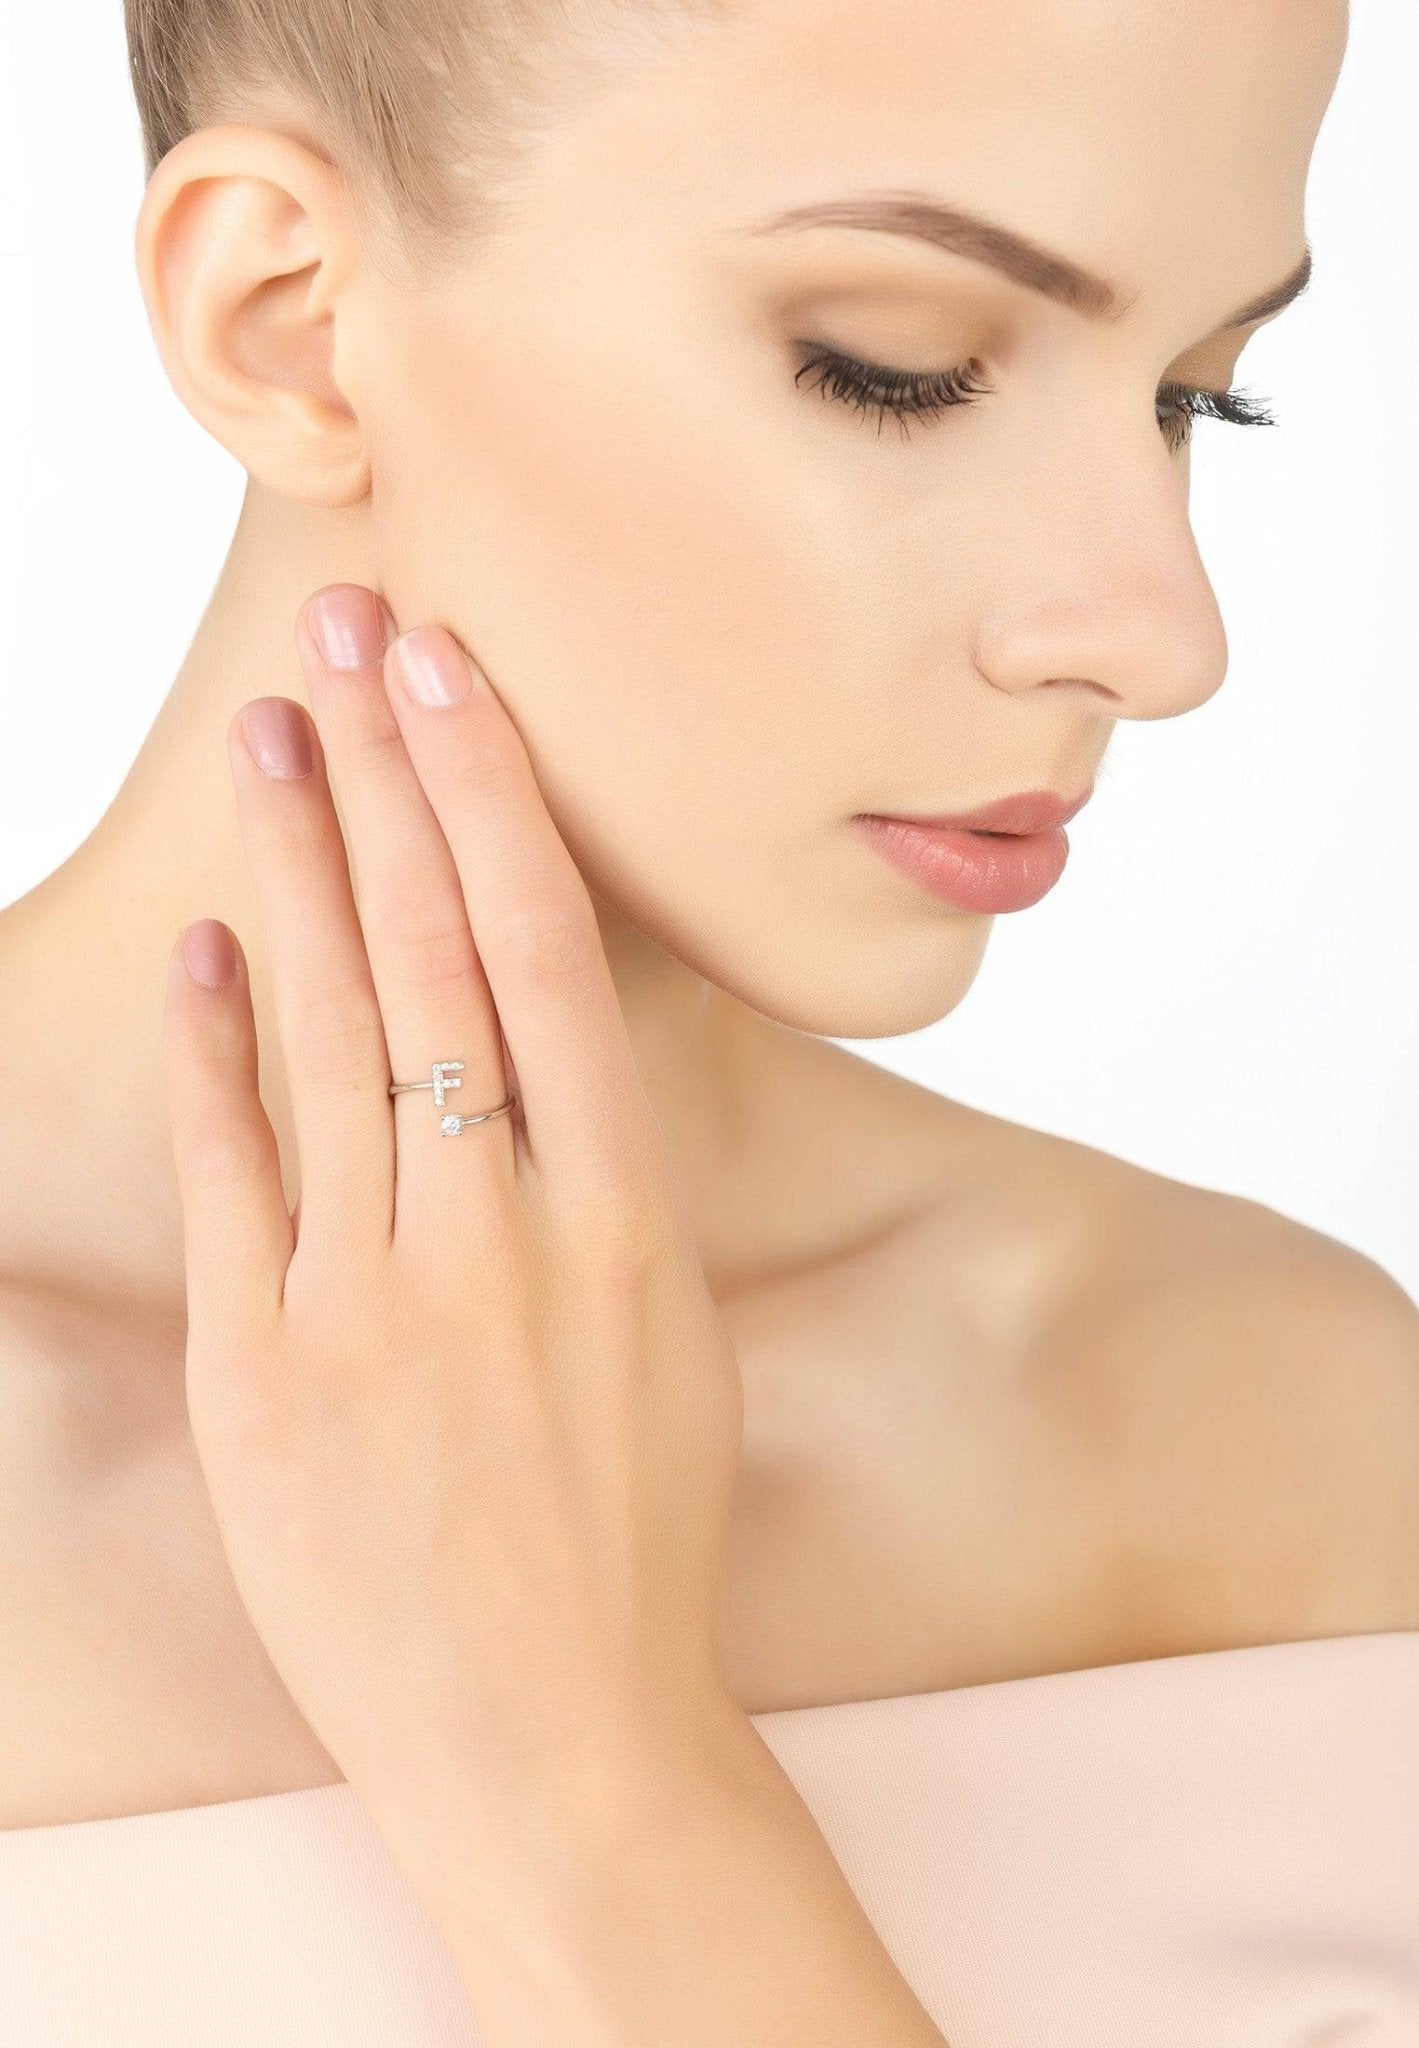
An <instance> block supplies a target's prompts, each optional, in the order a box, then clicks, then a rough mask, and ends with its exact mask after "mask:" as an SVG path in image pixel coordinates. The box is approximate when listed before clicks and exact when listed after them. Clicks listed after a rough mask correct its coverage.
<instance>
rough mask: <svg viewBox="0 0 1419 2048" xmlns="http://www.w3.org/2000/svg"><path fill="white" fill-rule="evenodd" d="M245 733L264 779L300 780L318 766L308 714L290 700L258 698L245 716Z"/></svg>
mask: <svg viewBox="0 0 1419 2048" xmlns="http://www.w3.org/2000/svg"><path fill="white" fill-rule="evenodd" d="M241 730H242V736H243V738H244V739H245V741H246V749H247V752H248V753H249V754H250V755H251V758H252V760H253V761H254V762H255V763H256V765H257V767H258V768H259V769H260V770H261V772H262V774H263V775H276V776H279V777H281V779H282V780H283V781H292V780H299V778H300V777H301V776H302V775H309V773H310V771H311V769H312V768H313V767H314V766H315V757H314V755H313V754H312V753H311V747H310V728H309V726H308V725H307V724H306V720H305V713H304V712H303V711H302V710H301V707H300V705H299V704H296V703H293V702H292V700H291V699H290V698H289V697H258V698H257V699H256V701H255V702H254V703H252V704H248V705H247V707H246V709H245V710H244V711H243V712H242V714H241Z"/></svg>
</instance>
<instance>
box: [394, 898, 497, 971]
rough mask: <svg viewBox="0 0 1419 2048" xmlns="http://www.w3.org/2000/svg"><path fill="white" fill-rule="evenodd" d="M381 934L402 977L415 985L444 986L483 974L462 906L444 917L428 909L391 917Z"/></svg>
mask: <svg viewBox="0 0 1419 2048" xmlns="http://www.w3.org/2000/svg"><path fill="white" fill-rule="evenodd" d="M380 936H381V939H382V940H383V942H384V943H385V944H386V945H387V946H388V947H389V949H390V951H391V952H392V953H393V955H394V958H395V961H396V963H397V971H398V974H399V978H400V980H401V981H403V982H405V983H407V984H409V985H410V986H411V987H413V988H416V989H437V988H443V987H445V986H446V985H447V984H448V983H450V982H452V983H455V984H458V983H465V982H469V981H472V980H474V979H475V978H476V977H477V975H478V974H479V971H480V962H479V959H478V948H477V946H476V945H475V944H474V940H473V933H472V931H471V929H470V927H469V923H468V917H467V914H466V912H465V911H464V910H463V909H462V908H461V907H460V908H459V909H458V910H457V911H456V912H454V911H452V910H450V911H448V912H447V913H446V914H444V915H443V916H440V917H435V916H433V915H432V914H430V913H429V912H427V911H426V912H424V913H422V914H421V913H419V912H417V911H415V912H411V913H410V914H409V915H407V916H404V917H400V916H397V915H395V916H391V917H390V918H389V919H388V921H387V923H386V924H385V926H384V929H383V931H382V932H381V935H380Z"/></svg>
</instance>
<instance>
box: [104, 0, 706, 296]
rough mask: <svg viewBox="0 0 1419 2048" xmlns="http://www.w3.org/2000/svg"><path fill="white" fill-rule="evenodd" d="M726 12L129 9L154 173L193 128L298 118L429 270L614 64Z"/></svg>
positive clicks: (638, 1)
mask: <svg viewBox="0 0 1419 2048" xmlns="http://www.w3.org/2000/svg"><path fill="white" fill-rule="evenodd" d="M728 5H729V0H124V16H125V22H126V27H127V33H128V58H129V70H130V74H131V77H132V81H133V91H134V96H135V98H136V100H137V103H138V113H139V118H140V121H141V123H142V131H143V154H144V163H145V170H146V175H147V176H148V177H151V176H152V174H153V172H154V171H155V170H156V168H157V166H158V164H159V163H160V162H161V161H162V159H163V157H164V156H166V154H167V152H168V151H169V150H170V149H171V148H173V146H174V145H175V144H176V143H177V142H179V141H181V139H182V138H183V137H184V136H185V135H188V134H190V133H191V132H192V131H193V130H195V129H198V128H202V127H206V126H209V125H211V124H213V123H221V122H227V121H257V122H261V121H263V120H265V121H267V122H273V123H275V124H277V125H279V124H280V123H281V122H282V121H283V119H290V118H294V120H295V121H296V122H298V123H300V124H301V125H302V126H303V127H304V128H305V129H306V131H307V133H306V134H305V135H303V136H302V139H303V140H311V141H313V142H314V143H315V144H316V145H317V146H318V147H319V148H320V149H321V150H322V151H323V152H324V153H325V154H326V155H328V156H329V158H330V159H331V161H332V162H334V163H336V164H337V165H338V166H339V167H340V169H341V170H342V171H343V172H344V173H345V174H346V175H347V177H348V178H349V179H350V181H351V185H352V188H353V193H354V197H355V200H356V203H357V205H358V206H359V208H360V211H361V214H362V216H363V218H364V221H365V224H366V226H367V227H368V228H369V229H370V230H371V231H372V232H374V233H376V234H380V233H381V232H382V233H383V234H385V235H388V234H390V231H392V239H393V240H394V241H396V242H402V243H403V244H404V249H403V253H404V254H405V255H408V256H412V258H413V260H414V261H415V262H416V264H417V265H419V266H420V267H427V266H429V265H432V264H436V263H437V262H438V261H439V259H440V258H441V257H445V256H448V255H451V254H453V253H457V254H463V253H465V252H466V251H467V250H468V249H469V247H470V246H472V245H474V244H476V242H477V241H478V240H479V239H481V238H482V237H484V236H486V235H489V234H491V233H493V232H494V231H495V230H496V228H497V226H498V225H499V224H500V223H501V222H502V221H504V220H505V219H506V218H507V217H508V213H509V210H510V208H511V205H512V202H513V200H514V197H515V191H516V185H515V171H516V166H517V163H518V160H519V158H520V157H521V156H522V155H523V154H525V153H526V152H527V151H528V150H529V149H530V147H531V146H532V145H533V144H534V143H535V141H536V139H537V135H538V133H539V132H541V130H543V129H544V128H545V125H546V123H547V121H548V119H549V118H554V117H555V114H556V112H557V110H558V109H559V108H563V107H566V106H569V105H571V104H574V103H575V101H576V100H577V99H578V98H583V99H584V98H585V97H586V95H587V94H588V92H589V91H591V90H593V89H594V87H595V85H596V83H597V80H598V77H599V76H601V75H603V74H606V73H608V71H609V69H610V67H611V66H612V65H614V64H615V63H616V62H617V61H618V60H621V61H624V60H625V59H626V58H627V57H630V58H632V59H634V58H635V57H636V56H637V55H653V54H654V53H655V52H657V51H659V50H663V49H664V48H665V46H666V44H667V42H668V40H669V38H670V37H671V36H672V35H673V34H674V33H675V32H676V31H677V30H679V29H683V28H685V27H687V26H693V25H694V24H695V23H697V22H700V21H702V20H704V19H706V18H709V17H716V18H719V17H722V16H723V15H725V14H726V13H727V12H728Z"/></svg>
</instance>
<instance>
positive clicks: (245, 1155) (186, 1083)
mask: <svg viewBox="0 0 1419 2048" xmlns="http://www.w3.org/2000/svg"><path fill="white" fill-rule="evenodd" d="M223 977H226V978H225V979H223ZM163 1060H164V1074H165V1086H166V1093H167V1104H168V1121H169V1130H170V1134H171V1140H172V1152H173V1161H174V1164H175V1166H176V1169H177V1185H178V1196H179V1200H180V1202H181V1207H182V1231H183V1247H184V1254H185V1258H186V1266H187V1319H188V1325H189V1328H190V1329H192V1330H193V1331H194V1332H196V1333H197V1334H199V1335H200V1336H202V1337H204V1338H205V1337H206V1336H207V1335H208V1333H211V1334H213V1335H216V1334H218V1333H222V1334H223V1336H224V1338H227V1339H229V1338H231V1337H232V1336H235V1338H236V1341H237V1343H238V1345H239V1344H240V1338H241V1333H242V1332H246V1331H250V1330H252V1329H253V1328H254V1327H260V1326H261V1325H262V1324H263V1323H265V1322H267V1321H268V1320H269V1319H270V1318H271V1317H273V1316H275V1315H276V1314H278V1313H279V1311H280V1306H281V1294H282V1289H283V1287H284V1285H285V1278H286V1268H287V1266H288V1265H289V1264H290V1258H291V1251H292V1248H293V1245H294V1242H295V1238H294V1232H293V1230H292V1227H291V1218H290V1213H289V1211H288V1210H287V1207H286V1197H285V1193H284V1190H283V1188H282V1186H281V1161H280V1156H279V1152H278V1149H277V1145H276V1136H275V1133H274V1131H273V1130H272V1128H271V1122H270V1119H269V1118H268V1116H267V1114H266V1111H265V1109H264V1107H263V1106H262V1102H261V1097H260V1094H259V1093H258V1090H257V1043H256V1025H255V1021H254V1018H253V1015H252V1007H251V988H250V983H249V980H248V977H247V970H246V962H245V959H244V958H243V956H242V953H241V949H240V947H239V946H238V945H237V943H236V940H235V937H234V935H233V934H232V932H231V930H230V929H229V927H228V926H226V925H225V924H222V923H221V922H220V921H219V920H218V919H217V918H202V919H199V921H198V922H197V923H196V924H194V925H190V926H189V927H188V929H187V931H186V932H185V933H184V934H183V935H182V937H181V938H180V939H179V940H178V942H177V943H176V944H175V945H174V947H173V950H172V955H171V958H170V959H169V961H168V982H167V996H166V1002H165V1006H164V1013H163ZM225 1348H227V1349H230V1344H229V1343H228V1344H226V1345H225Z"/></svg>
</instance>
